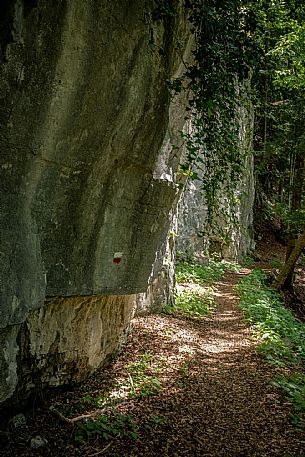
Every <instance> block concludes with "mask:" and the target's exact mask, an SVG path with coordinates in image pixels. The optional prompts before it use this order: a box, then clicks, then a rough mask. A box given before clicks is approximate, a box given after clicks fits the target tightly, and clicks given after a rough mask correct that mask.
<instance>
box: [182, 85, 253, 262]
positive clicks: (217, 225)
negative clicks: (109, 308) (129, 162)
mask: <svg viewBox="0 0 305 457" xmlns="http://www.w3.org/2000/svg"><path fill="white" fill-rule="evenodd" d="M249 84H250V82H249V81H245V83H244V86H240V87H236V91H237V95H239V100H240V101H241V103H240V105H239V107H238V108H237V111H236V122H237V123H238V125H239V152H240V154H241V156H242V157H243V160H244V169H243V173H242V176H241V179H240V182H239V183H238V184H237V185H236V189H235V192H234V197H235V198H236V202H237V203H236V204H235V206H234V208H232V207H229V205H228V204H227V198H226V195H225V192H223V191H222V190H220V192H219V205H220V206H222V208H223V214H227V215H228V216H231V221H232V220H233V217H232V214H231V215H230V212H231V213H234V216H235V221H236V222H230V217H229V219H228V218H225V217H219V218H218V219H217V220H214V221H213V224H212V226H211V224H210V225H209V220H208V211H207V206H206V201H205V198H204V193H203V191H202V186H201V182H200V179H199V180H196V181H188V182H187V184H186V186H185V189H184V191H183V193H182V194H181V198H180V200H179V205H178V211H177V221H178V227H177V235H178V236H177V239H176V247H177V252H178V255H180V256H181V257H182V258H183V257H190V258H191V257H194V256H195V257H197V258H199V259H200V258H202V257H204V256H206V255H211V254H217V255H219V256H221V257H222V258H225V259H231V260H237V261H242V259H243V257H244V256H246V255H247V254H249V253H251V251H253V249H254V237H253V204H254V193H255V187H254V160H253V155H252V140H253V106H252V105H251V102H250V99H249V96H248V93H249V92H248V89H249ZM190 133H191V130H190ZM228 166H229V165H228ZM195 171H197V173H198V175H199V177H200V178H201V179H204V173H203V172H202V170H200V169H198V170H196V169H195Z"/></svg>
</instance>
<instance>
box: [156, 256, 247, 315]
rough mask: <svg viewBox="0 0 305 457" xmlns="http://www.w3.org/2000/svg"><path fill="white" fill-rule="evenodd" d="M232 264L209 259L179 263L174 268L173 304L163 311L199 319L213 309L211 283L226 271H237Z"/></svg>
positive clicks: (234, 264) (237, 266)
mask: <svg viewBox="0 0 305 457" xmlns="http://www.w3.org/2000/svg"><path fill="white" fill-rule="evenodd" d="M239 268H240V266H239V265H238V264H237V263H234V262H227V261H225V260H222V261H221V262H219V261H215V260H213V259H210V260H209V261H208V262H207V263H204V264H198V263H195V262H186V261H184V262H179V263H178V264H177V266H176V282H177V287H176V293H175V304H174V305H168V306H166V307H165V308H164V309H163V312H164V313H166V314H182V315H183V316H186V317H200V316H205V315H206V314H208V313H209V312H210V311H211V310H212V309H214V308H215V300H214V290H213V287H212V286H211V285H212V283H213V282H215V281H219V280H220V279H221V278H222V276H223V275H224V273H225V272H226V271H238V270H239Z"/></svg>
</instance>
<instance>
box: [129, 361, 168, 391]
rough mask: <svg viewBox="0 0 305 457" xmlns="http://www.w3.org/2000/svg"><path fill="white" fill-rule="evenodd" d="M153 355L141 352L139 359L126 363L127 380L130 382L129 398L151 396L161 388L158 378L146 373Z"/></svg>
mask: <svg viewBox="0 0 305 457" xmlns="http://www.w3.org/2000/svg"><path fill="white" fill-rule="evenodd" d="M153 360H154V356H152V355H151V354H146V353H144V354H141V356H140V360H139V361H138V362H134V363H131V364H129V365H128V371H129V382H130V394H129V397H130V398H135V397H136V396H138V397H139V398H145V397H151V396H153V395H157V394H158V392H159V390H160V389H161V388H162V385H161V382H160V380H159V379H158V378H157V377H156V376H151V375H147V374H146V370H148V369H149V367H150V364H151V362H152V361H153Z"/></svg>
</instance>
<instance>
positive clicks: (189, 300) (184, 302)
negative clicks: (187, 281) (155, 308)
mask: <svg viewBox="0 0 305 457" xmlns="http://www.w3.org/2000/svg"><path fill="white" fill-rule="evenodd" d="M213 307H214V298H213V289H212V288H208V289H206V290H205V291H204V292H202V291H201V290H199V289H197V290H196V289H195V290H187V289H186V290H183V291H180V292H178V291H177V292H176V294H175V304H174V306H167V307H165V308H164V309H163V312H164V313H166V314H176V313H178V314H183V315H184V316H187V317H196V316H205V315H206V314H208V313H209V311H210V310H211V309H212V308H213Z"/></svg>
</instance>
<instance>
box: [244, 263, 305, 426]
mask: <svg viewBox="0 0 305 457" xmlns="http://www.w3.org/2000/svg"><path fill="white" fill-rule="evenodd" d="M266 281H267V277H266V274H265V273H263V272H262V271H261V270H254V271H253V272H252V273H251V274H250V275H249V276H247V277H246V278H244V279H242V280H241V282H240V283H239V284H238V286H237V287H236V289H237V291H238V293H239V295H240V307H241V309H242V310H243V311H244V313H245V316H246V318H247V319H248V321H249V322H250V323H251V324H252V328H253V331H254V333H255V335H256V337H257V338H258V340H259V341H260V345H259V347H258V350H259V352H260V353H261V354H262V355H263V356H264V357H265V358H266V360H267V361H268V362H269V363H271V364H273V365H276V366H280V367H297V368H298V369H300V370H303V369H304V367H305V325H304V324H303V323H302V322H300V321H299V320H298V319H297V318H296V317H295V316H294V315H293V314H292V312H291V311H289V310H288V309H287V308H286V307H285V305H284V304H283V302H282V299H281V296H280V294H279V293H278V292H276V291H275V290H273V289H270V288H268V287H267V285H266ZM273 385H275V386H277V387H281V388H282V389H283V390H284V391H285V393H286V395H287V396H288V399H289V401H291V403H292V404H293V407H294V410H295V413H294V415H293V421H294V423H295V424H296V425H298V424H300V423H301V422H302V421H304V419H305V376H304V375H293V376H287V377H282V378H281V379H279V380H276V381H274V382H273Z"/></svg>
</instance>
